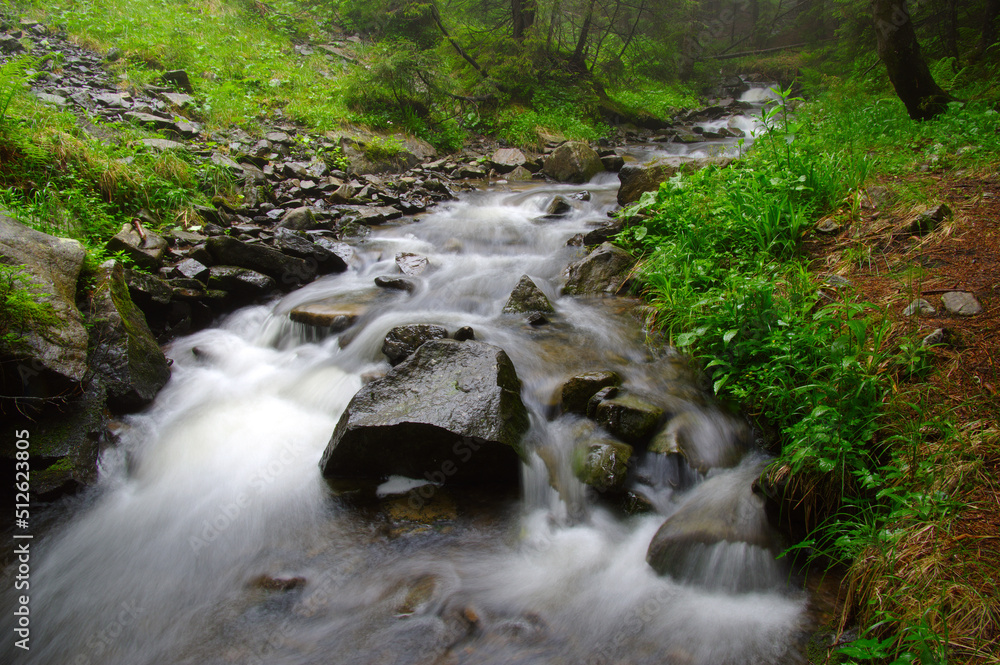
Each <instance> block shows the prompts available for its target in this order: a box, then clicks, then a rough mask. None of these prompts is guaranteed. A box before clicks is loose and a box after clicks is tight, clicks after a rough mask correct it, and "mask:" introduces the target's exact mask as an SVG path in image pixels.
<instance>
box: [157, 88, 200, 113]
mask: <svg viewBox="0 0 1000 665" xmlns="http://www.w3.org/2000/svg"><path fill="white" fill-rule="evenodd" d="M162 97H163V99H165V100H166V101H167V102H168V103H169V104H170V105H171V106H173V107H175V108H179V109H183V108H187V107H188V106H191V105H192V104H194V97H192V96H191V95H187V94H184V93H179V92H165V93H163V95H162Z"/></svg>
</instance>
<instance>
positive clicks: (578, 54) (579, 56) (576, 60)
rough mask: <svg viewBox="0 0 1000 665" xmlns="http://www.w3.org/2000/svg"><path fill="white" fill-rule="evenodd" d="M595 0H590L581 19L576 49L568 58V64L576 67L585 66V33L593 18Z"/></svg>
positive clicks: (588, 31)
mask: <svg viewBox="0 0 1000 665" xmlns="http://www.w3.org/2000/svg"><path fill="white" fill-rule="evenodd" d="M595 4H596V0H590V7H589V8H588V9H587V16H586V18H584V19H583V27H582V28H580V38H579V39H578V40H576V50H574V51H573V57H572V58H570V64H572V65H573V66H574V67H577V68H578V69H580V70H581V71H582V70H585V69H586V68H587V63H586V62H585V61H584V58H583V54H584V51H585V50H586V48H587V35H588V34H589V33H590V24H591V22H593V20H594V5H595Z"/></svg>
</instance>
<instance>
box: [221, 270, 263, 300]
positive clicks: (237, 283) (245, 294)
mask: <svg viewBox="0 0 1000 665" xmlns="http://www.w3.org/2000/svg"><path fill="white" fill-rule="evenodd" d="M277 287H278V285H277V283H276V282H275V281H274V280H273V279H272V278H271V277H268V276H267V275H262V274H261V273H259V272H256V271H254V270H250V269H248V268H240V267H237V266H212V267H211V268H209V274H208V288H209V289H212V290H220V291H228V292H229V293H232V294H233V295H235V296H238V297H241V298H246V299H255V298H260V297H262V296H266V295H270V294H271V293H273V292H274V291H275V290H276V289H277Z"/></svg>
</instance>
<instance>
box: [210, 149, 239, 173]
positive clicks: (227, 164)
mask: <svg viewBox="0 0 1000 665" xmlns="http://www.w3.org/2000/svg"><path fill="white" fill-rule="evenodd" d="M208 161H210V162H211V163H212V164H215V165H216V166H221V167H223V168H226V169H229V171H230V172H231V173H233V174H236V173H242V172H243V167H241V166H240V165H239V164H237V163H236V162H235V161H234V160H233V159H232V158H231V157H228V156H226V155H223V154H222V153H221V152H218V151H215V152H213V153H212V156H211V157H209V158H208Z"/></svg>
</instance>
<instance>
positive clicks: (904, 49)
mask: <svg viewBox="0 0 1000 665" xmlns="http://www.w3.org/2000/svg"><path fill="white" fill-rule="evenodd" d="M871 7H872V18H873V19H874V21H875V40H876V50H877V51H878V56H879V58H881V59H882V62H883V63H885V68H886V70H887V71H888V73H889V80H890V81H891V82H892V87H893V88H894V89H895V90H896V94H897V95H898V96H899V98H900V99H901V100H902V101H903V104H904V105H906V111H907V113H909V114H910V117H911V118H913V119H914V120H928V119H930V118H933V117H934V116H936V115H938V114H940V113H943V112H944V111H945V110H946V109H947V108H948V102H949V101H951V100H952V97H951V95H949V94H948V93H947V92H945V91H944V90H942V89H941V87H940V86H939V85H938V84H937V83H935V82H934V78H933V77H932V76H931V72H930V69H928V68H927V63H926V62H925V61H924V59H923V57H922V56H921V55H920V44H919V43H918V42H917V35H916V33H915V32H914V31H913V23H912V22H911V21H910V14H909V12H907V11H906V2H905V0H871Z"/></svg>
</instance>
